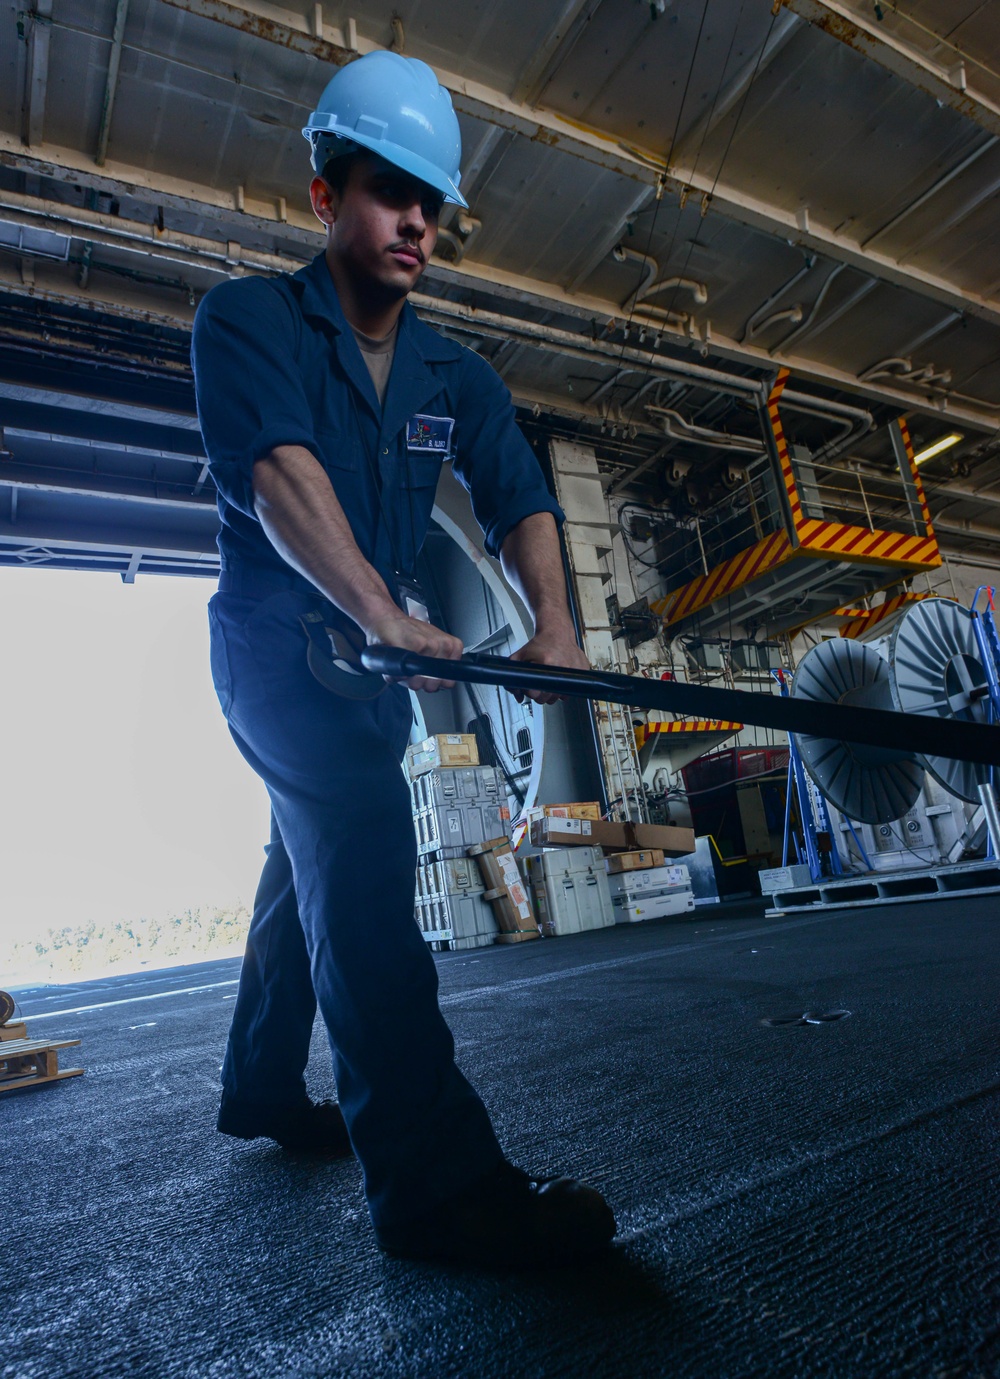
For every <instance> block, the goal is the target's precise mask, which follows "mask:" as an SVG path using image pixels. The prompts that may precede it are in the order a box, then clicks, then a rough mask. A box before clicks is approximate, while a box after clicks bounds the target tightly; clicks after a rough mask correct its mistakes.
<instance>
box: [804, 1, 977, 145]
mask: <svg viewBox="0 0 1000 1379" xmlns="http://www.w3.org/2000/svg"><path fill="white" fill-rule="evenodd" d="M778 3H779V4H783V5H784V6H785V8H786V9H790V10H791V11H792V12H793V13H794V14H797V15H799V16H800V17H801V18H802V19H808V21H809V23H810V24H814V25H815V26H816V27H817V28H818V29H822V30H823V32H824V33H828V34H830V35H831V36H832V37H833V38H837V39H839V40H840V41H841V43H846V44H847V45H848V47H850V48H854V49H855V51H856V52H859V53H861V54H863V56H865V57H868V58H871V60H872V61H873V62H877V63H878V65H879V66H880V67H884V68H885V70H886V71H888V72H892V74H893V75H894V76H897V77H902V78H903V80H904V81H907V82H909V83H910V85H911V86H917V87H919V88H920V90H921V91H926V92H927V94H928V95H929V96H933V97H934V99H935V100H936V101H937V102H938V103H939V104H940V105H947V106H949V107H950V108H951V109H952V110H957V111H958V113H959V114H960V115H965V116H967V117H968V118H969V119H970V120H974V121H975V123H976V124H978V125H981V126H982V127H983V129H988V130H989V131H990V133H991V134H1000V105H997V103H996V102H995V101H993V100H991V99H990V98H989V96H987V95H985V93H984V92H982V91H980V90H977V88H976V85H975V80H974V78H973V79H971V80H970V76H971V74H970V72H969V70H968V66H967V64H966V63H965V62H964V61H963V59H962V56H961V54H960V53H958V52H957V51H956V52H955V56H954V61H953V62H952V63H950V64H947V65H946V64H943V63H939V62H935V61H934V60H933V59H932V58H929V57H927V56H926V54H924V53H921V52H920V51H918V50H917V49H916V48H914V47H913V46H912V45H911V44H908V43H905V42H904V41H903V40H902V39H900V38H899V37H898V36H897V34H896V33H895V32H894V31H893V29H892V27H891V21H892V20H893V19H894V17H895V13H896V7H895V6H894V5H890V4H889V3H886V4H885V6H884V18H883V19H882V20H881V21H879V20H878V19H877V18H872V19H870V18H869V17H868V16H867V15H861V14H859V13H858V12H857V10H856V9H854V8H852V7H851V6H850V5H847V4H845V3H843V0H778ZM875 8H876V9H877V8H878V6H876V7H875ZM872 14H873V15H874V11H872ZM886 21H890V22H886ZM939 41H941V42H943V40H939Z"/></svg>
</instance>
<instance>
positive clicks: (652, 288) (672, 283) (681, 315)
mask: <svg viewBox="0 0 1000 1379" xmlns="http://www.w3.org/2000/svg"><path fill="white" fill-rule="evenodd" d="M611 252H612V256H613V257H614V258H615V259H616V260H617V262H618V263H640V264H642V267H643V277H642V281H641V282H640V283H639V286H638V287H637V288H636V290H635V291H634V292H633V293H632V294H631V295H630V296H628V297H626V299H625V301H624V302H623V303H622V306H621V309H622V311H624V312H633V311H634V310H635V309H636V307H637V306H639V304H640V303H641V302H648V301H649V299H650V298H651V297H655V296H658V295H659V294H660V293H661V292H666V291H667V290H668V289H669V288H671V287H673V288H684V289H685V291H688V292H691V293H692V294H693V296H694V299H695V301H696V302H697V303H698V305H699V306H705V305H706V304H707V302H708V288H707V286H706V285H705V283H702V282H696V281H695V279H694V278H684V277H672V278H660V279H659V280H656V279H657V275H658V273H659V271H660V267H659V264H658V263H657V262H656V260H655V259H654V258H653V257H652V255H651V254H643V253H640V252H639V251H638V250H637V249H627V248H626V247H625V245H624V244H616V245H615V247H614V249H613V250H612V251H611ZM645 314H646V315H649V316H653V317H655V318H657V319H662V320H665V321H669V322H670V323H671V324H676V325H681V326H685V325H687V323H688V321H689V320H690V319H691V318H690V316H689V315H688V313H686V312H675V311H673V310H665V309H664V308H663V307H657V306H647V307H646V311H645Z"/></svg>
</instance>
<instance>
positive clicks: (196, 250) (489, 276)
mask: <svg viewBox="0 0 1000 1379" xmlns="http://www.w3.org/2000/svg"><path fill="white" fill-rule="evenodd" d="M6 203H10V211H9V213H10V214H12V215H15V216H18V215H23V216H25V217H27V218H28V219H32V216H31V213H30V212H29V211H27V210H25V207H26V206H28V205H31V204H33V205H34V206H35V207H36V208H37V210H38V212H39V215H38V216H37V217H34V218H33V219H32V223H35V224H45V225H46V226H48V227H59V228H61V229H62V230H63V231H67V230H69V231H71V232H72V231H74V230H75V231H76V233H78V234H85V235H86V236H87V237H88V238H89V239H90V240H91V241H92V242H95V243H99V242H102V240H103V242H105V243H107V244H109V245H112V246H113V247H116V248H126V249H127V248H134V249H136V250H137V251H139V252H144V253H146V252H153V253H156V254H157V255H160V256H162V257H164V258H167V259H177V260H178V261H179V262H181V263H183V264H185V265H188V266H190V264H191V263H195V264H199V265H200V266H202V267H205V268H211V269H214V270H215V271H218V272H225V273H228V272H232V271H234V270H238V269H240V268H243V267H246V268H249V269H251V270H257V271H266V272H281V271H285V272H294V271H295V270H296V269H297V268H299V267H301V266H302V264H303V262H305V261H306V260H307V259H308V258H310V257H311V256H312V255H311V251H312V250H317V251H318V250H319V248H320V247H321V245H322V239H321V236H320V235H319V233H318V231H309V233H308V239H310V240H311V241H312V242H311V245H310V252H309V253H307V254H305V255H304V256H303V257H302V258H301V259H300V258H292V257H290V256H284V255H278V254H265V253H259V252H258V251H254V250H244V249H242V248H241V246H240V245H238V244H235V243H234V242H232V241H221V240H211V239H208V238H205V237H203V236H195V235H188V234H181V233H179V232H176V231H172V230H170V229H165V230H163V231H162V232H161V231H159V230H157V229H156V228H155V227H153V226H150V225H147V224H145V223H142V222H133V221H128V220H125V219H123V218H121V217H114V216H103V215H101V214H100V213H99V212H96V211H88V210H85V209H83V208H79V207H65V206H62V205H60V203H57V202H51V201H49V202H40V201H37V200H33V199H32V198H28V197H23V196H20V195H18V194H14V193H0V215H2V214H3V207H4V205H5V204H6ZM202 210H203V214H205V215H206V217H209V216H210V215H211V211H212V207H211V206H210V205H206V206H203V208H202ZM289 214H291V213H289ZM232 216H233V213H232V212H228V213H227V217H226V218H227V219H228V218H229V217H232ZM61 217H65V219H61ZM303 238H306V237H305V236H304V235H303ZM426 281H427V283H429V284H433V283H441V284H443V285H447V286H461V287H465V288H478V289H479V290H480V291H482V292H484V293H488V294H489V295H491V296H494V297H499V298H506V299H508V300H511V301H516V302H518V303H520V304H522V305H524V306H528V307H531V308H534V309H537V310H540V311H547V312H553V313H555V314H558V315H562V316H569V317H572V318H575V319H577V320H580V321H584V322H586V323H587V325H588V327H589V326H590V323H591V322H592V321H595V320H596V321H598V322H600V323H601V324H602V325H603V324H604V323H606V322H608V321H609V320H610V321H612V322H613V324H614V325H615V326H616V327H617V328H620V327H621V326H623V325H624V319H623V318H622V317H621V314H620V311H621V309H620V307H619V306H618V304H617V303H615V302H608V301H606V300H604V299H602V298H597V297H589V296H586V295H583V294H579V293H568V292H565V291H564V290H562V289H560V288H558V287H555V286H553V285H552V284H549V283H544V282H541V281H539V280H538V279H535V278H527V277H524V276H523V275H520V274H513V273H507V272H505V271H503V270H500V269H496V268H492V267H489V268H488V267H486V266H484V265H480V264H477V263H475V261H474V260H471V259H469V258H468V257H466V258H464V259H463V260H462V262H461V263H460V264H448V263H442V262H440V261H438V260H436V259H432V260H431V263H430V265H429V267H428V270H427V276H426ZM0 288H6V290H8V291H12V292H15V293H19V294H21V295H25V294H27V295H31V296H33V297H35V298H36V299H38V298H42V299H48V300H51V301H53V302H58V303H60V304H67V305H79V304H80V302H81V301H86V302H89V303H92V304H93V305H94V306H95V307H98V306H99V307H100V309H102V310H108V309H109V308H110V310H112V311H113V312H114V314H128V315H131V316H132V317H133V319H143V320H148V321H153V320H164V321H169V322H170V323H171V324H174V325H183V326H189V325H190V316H191V313H190V311H189V310H188V309H186V307H185V309H178V310H177V311H176V312H170V311H169V310H168V309H167V308H166V307H164V306H162V305H161V306H160V307H159V310H158V311H153V312H149V311H139V312H137V311H136V308H135V306H134V305H133V304H132V303H133V302H134V298H133V297H132V296H131V292H132V289H130V296H129V306H128V307H126V306H125V305H124V303H123V302H122V300H121V299H120V298H114V297H109V296H108V295H107V291H106V290H102V294H100V295H99V294H98V292H97V290H96V289H95V288H91V289H89V290H88V292H87V293H86V294H78V293H75V292H74V291H73V289H72V288H70V286H69V284H68V283H67V285H66V289H65V290H63V291H60V290H58V289H56V288H54V287H52V286H45V285H42V284H40V283H38V282H36V283H35V284H34V285H33V286H32V287H31V288H30V289H29V288H27V287H25V286H24V285H23V284H21V285H19V284H18V282H17V281H16V279H15V278H14V276H13V275H12V274H11V275H10V276H8V275H6V274H5V273H4V272H3V265H2V262H0ZM415 300H420V301H422V302H426V303H427V308H428V309H433V310H435V311H436V313H437V314H438V315H439V316H444V317H446V318H448V319H450V320H452V321H455V322H462V323H463V326H464V328H465V332H466V333H469V327H470V323H473V322H477V321H478V322H480V323H481V324H482V327H483V333H484V334H485V335H490V336H494V337H495V336H496V334H497V331H498V330H501V329H502V330H507V329H508V327H507V325H505V324H503V323H506V322H510V323H511V324H510V327H509V331H514V332H515V333H518V334H519V335H520V338H521V339H527V338H528V335H529V334H530V336H531V339H532V340H537V341H539V342H541V341H542V340H543V338H544V339H546V340H547V343H548V347H550V348H555V349H557V350H560V349H561V350H562V352H564V353H569V352H571V351H569V350H568V349H567V348H564V346H565V345H567V344H568V342H570V341H573V342H574V343H575V344H576V345H577V346H578V347H579V348H583V349H585V350H587V352H588V354H590V355H592V356H596V355H599V354H601V353H602V351H601V350H591V349H590V348H589V346H588V339H589V334H588V336H573V335H572V333H570V332H553V331H552V330H551V328H549V327H545V326H540V325H538V323H536V322H531V321H528V322H523V321H517V320H515V318H513V317H500V318H497V319H498V321H499V322H500V323H501V324H496V323H492V324H489V326H487V322H488V321H490V316H489V314H488V313H484V312H482V311H478V312H477V311H476V310H475V309H474V308H465V307H463V306H462V305H461V304H459V303H456V302H450V301H447V300H444V299H441V298H435V297H429V296H428V297H424V298H417V299H415ZM632 327H633V329H634V330H636V332H638V330H639V328H640V327H645V329H646V331H647V334H648V335H649V336H654V335H655V334H656V333H660V334H662V336H663V339H664V340H665V341H668V342H670V343H673V344H674V345H675V346H676V345H681V346H683V347H684V348H685V350H686V349H688V348H689V347H690V346H691V345H692V344H694V345H697V346H698V348H699V350H706V351H711V353H713V354H715V355H717V356H719V357H721V358H723V359H726V360H728V361H731V362H742V363H751V364H753V365H754V366H756V367H759V368H761V369H762V370H763V371H764V372H766V373H771V372H773V370H774V368H775V367H776V366H777V365H785V366H786V367H787V368H789V369H790V370H791V371H792V372H793V373H794V374H795V375H796V377H798V378H800V379H804V380H805V379H808V380H813V381H816V382H820V383H825V384H827V385H828V386H832V387H835V388H838V389H840V388H842V389H845V390H847V391H851V392H856V393H860V394H861V395H862V396H863V397H866V398H869V399H872V400H875V401H881V402H888V403H890V404H891V405H893V406H897V407H899V408H900V409H901V410H910V409H915V410H918V411H922V412H926V413H928V414H929V415H937V416H940V415H943V416H945V417H946V418H947V419H948V420H950V421H953V422H961V423H963V424H965V425H968V426H970V427H973V428H975V429H976V430H980V431H987V432H991V431H994V430H996V429H997V427H998V426H1000V409H998V408H996V407H994V406H991V405H990V404H989V403H986V402H984V403H983V404H982V407H981V408H978V407H976V406H974V405H970V404H969V403H968V402H967V401H966V402H959V401H954V402H951V401H948V400H946V399H944V398H942V397H935V398H928V397H924V396H922V395H920V394H919V393H916V392H910V391H908V390H906V389H904V388H900V387H894V386H893V385H892V383H891V380H890V381H886V380H884V379H879V380H875V381H873V382H870V383H869V382H862V381H861V380H859V379H858V378H857V377H856V376H855V375H853V374H850V373H848V372H847V371H846V370H843V369H837V368H833V367H831V366H828V365H823V364H818V363H817V362H816V361H814V360H810V359H805V358H799V357H797V356H793V355H790V354H788V353H785V352H782V351H780V350H778V351H776V352H775V353H774V354H771V353H769V352H768V351H767V350H766V349H763V348H761V347H759V346H755V345H753V344H751V343H746V344H744V343H741V342H739V341H736V340H732V339H730V338H728V337H726V336H722V335H719V334H717V333H716V332H715V331H714V330H712V329H711V328H710V326H708V325H705V326H703V327H701V332H700V333H699V331H697V330H695V331H694V333H693V334H692V333H691V332H690V331H688V332H684V331H681V330H679V329H677V328H669V327H668V326H667V325H666V324H665V323H664V322H662V321H658V320H656V319H649V320H647V319H646V318H645V317H643V316H642V314H641V311H640V312H637V313H636V314H635V315H634V316H633V318H632ZM506 338H510V334H509V332H508V335H507V337H506ZM539 347H540V348H541V347H543V346H542V345H541V344H539ZM626 353H627V355H628V357H629V358H630V359H632V358H633V356H634V362H638V363H640V364H641V365H642V366H643V367H644V368H645V369H646V370H648V371H649V373H650V375H653V374H655V373H657V372H663V371H664V369H668V368H669V365H670V357H668V356H664V355H659V354H657V352H656V351H655V350H654V349H651V348H649V347H647V348H645V349H643V348H641V347H638V348H636V347H630V348H629V349H628V350H627V351H626ZM603 354H604V355H605V357H607V358H608V359H610V360H613V362H615V363H616V364H618V365H619V366H620V365H621V362H622V358H623V356H622V351H621V348H620V347H619V345H617V344H614V345H613V344H611V343H610V342H607V341H605V342H604V348H603ZM713 373H717V371H713V370H712V369H705V370H704V376H705V377H706V378H710V377H712V375H713ZM566 409H567V410H573V408H572V404H569V403H567V404H566ZM581 414H582V413H581Z"/></svg>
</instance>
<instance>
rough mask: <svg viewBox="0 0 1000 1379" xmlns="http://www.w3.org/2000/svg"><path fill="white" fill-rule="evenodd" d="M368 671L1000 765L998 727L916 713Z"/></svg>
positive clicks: (703, 689)
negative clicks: (567, 697) (591, 701)
mask: <svg viewBox="0 0 1000 1379" xmlns="http://www.w3.org/2000/svg"><path fill="white" fill-rule="evenodd" d="M361 659H362V662H363V663H364V666H365V669H366V670H369V671H372V672H375V673H377V674H379V675H391V676H394V677H395V678H397V679H400V680H408V679H410V678H411V677H413V676H417V675H420V676H427V677H429V678H431V679H435V680H468V681H472V683H473V684H481V685H502V686H505V687H506V688H507V689H517V690H529V689H539V690H545V691H547V692H548V693H549V694H566V695H573V696H579V697H582V698H586V699H606V700H609V701H610V702H611V703H613V704H629V705H631V707H632V708H635V709H661V710H663V711H665V712H667V713H680V714H691V715H693V716H694V717H696V718H721V719H728V720H730V721H733V722H738V723H752V724H753V725H754V726H755V727H758V728H778V729H780V730H782V731H783V732H787V733H805V734H807V735H809V736H811V737H831V738H835V739H837V740H838V741H840V742H856V743H859V744H863V745H864V746H870V747H887V748H891V749H893V750H895V751H902V752H930V753H932V754H933V755H934V756H941V757H948V758H950V759H951V760H953V761H971V762H976V763H977V764H980V765H983V766H1000V727H998V726H996V725H989V724H983V723H965V722H963V721H962V720H960V719H956V718H930V717H927V716H925V715H922V714H915V713H890V712H888V711H887V710H885V709H864V708H856V707H854V706H852V705H847V704H816V703H812V702H811V701H809V700H805V699H794V698H783V697H780V696H779V695H776V694H752V693H750V692H749V691H747V690H730V689H717V688H712V687H708V686H705V685H691V684H685V683H682V682H680V681H677V680H645V679H643V678H642V677H641V676H636V675H616V674H613V673H611V672H610V671H598V670H570V669H568V668H567V667H564V666H535V665H530V664H528V663H527V662H524V661H510V660H507V659H506V658H505V657H503V656H485V655H470V656H463V657H462V659H461V660H459V661H445V660H440V659H438V658H437V657H434V656H419V655H417V653H416V652H413V651H404V650H402V649H401V648H399V647H392V646H373V647H368V648H367V650H365V651H364V652H363V653H362V657H361Z"/></svg>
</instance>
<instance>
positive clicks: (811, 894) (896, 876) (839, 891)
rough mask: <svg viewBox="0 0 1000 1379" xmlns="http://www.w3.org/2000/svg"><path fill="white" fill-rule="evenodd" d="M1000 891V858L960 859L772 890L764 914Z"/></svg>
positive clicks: (783, 913) (990, 893)
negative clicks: (954, 862) (999, 859)
mask: <svg viewBox="0 0 1000 1379" xmlns="http://www.w3.org/2000/svg"><path fill="white" fill-rule="evenodd" d="M998 892H1000V862H993V861H986V862H959V863H957V864H956V865H955V866H950V867H922V868H920V870H919V871H918V870H916V869H914V870H912V871H910V870H907V871H887V872H877V871H875V872H865V874H864V875H863V876H841V877H837V878H836V879H834V878H832V877H831V878H830V879H826V878H823V879H821V880H820V881H813V882H810V883H809V884H808V885H803V886H792V887H789V889H788V890H784V891H774V892H772V893H771V909H769V910H765V912H764V913H765V914H766V915H768V916H771V915H786V914H801V913H802V912H803V911H804V910H809V911H812V912H815V911H817V910H833V909H837V910H839V909H847V908H853V907H855V906H861V905H894V904H896V905H898V904H899V903H900V902H901V901H904V900H916V899H918V898H919V899H921V900H943V899H946V898H947V897H948V896H962V895H993V894H996V893H998Z"/></svg>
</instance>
